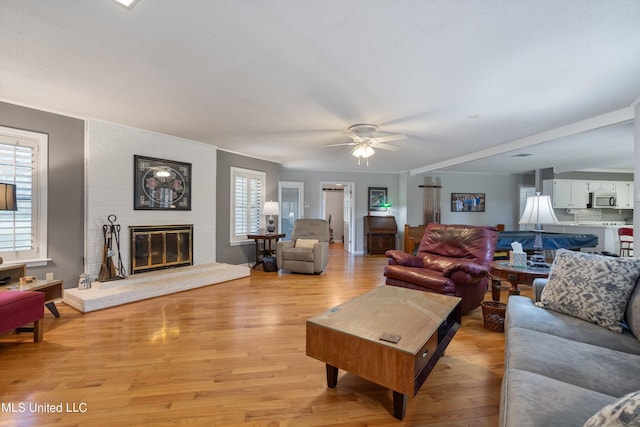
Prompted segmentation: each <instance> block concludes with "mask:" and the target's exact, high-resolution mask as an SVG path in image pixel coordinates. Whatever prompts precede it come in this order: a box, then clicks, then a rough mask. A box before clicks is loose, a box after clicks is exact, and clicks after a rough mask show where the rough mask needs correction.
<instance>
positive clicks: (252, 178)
mask: <svg viewBox="0 0 640 427" xmlns="http://www.w3.org/2000/svg"><path fill="white" fill-rule="evenodd" d="M265 180H266V174H265V173H264V172H259V171H254V170H249V169H241V168H234V167H232V168H231V227H230V229H231V241H232V242H238V241H245V240H247V234H253V233H258V232H259V230H260V228H261V220H262V205H263V203H264V191H265Z"/></svg>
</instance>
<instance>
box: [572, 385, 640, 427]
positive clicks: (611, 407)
mask: <svg viewBox="0 0 640 427" xmlns="http://www.w3.org/2000/svg"><path fill="white" fill-rule="evenodd" d="M638 425H640V391H634V392H633V393H629V394H627V395H626V396H623V397H621V398H620V399H618V400H616V401H615V402H613V403H610V404H608V405H607V406H605V407H604V408H602V409H601V410H599V411H598V412H597V413H596V414H594V415H593V416H592V417H591V418H589V419H588V420H587V422H586V423H585V425H584V426H583V427H602V426H609V427H625V426H638Z"/></svg>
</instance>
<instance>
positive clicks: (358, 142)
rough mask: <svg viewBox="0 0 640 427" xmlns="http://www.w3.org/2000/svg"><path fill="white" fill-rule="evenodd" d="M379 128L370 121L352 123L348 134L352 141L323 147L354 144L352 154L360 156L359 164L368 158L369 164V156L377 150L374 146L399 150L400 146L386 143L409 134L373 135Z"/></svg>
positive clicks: (404, 137)
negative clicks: (369, 122)
mask: <svg viewBox="0 0 640 427" xmlns="http://www.w3.org/2000/svg"><path fill="white" fill-rule="evenodd" d="M377 130H378V126H377V125H373V124H368V123H359V124H355V125H351V126H349V127H348V128H347V132H346V134H347V136H348V137H349V138H351V139H352V140H353V141H352V142H343V143H340V144H329V145H323V147H337V146H340V145H353V146H354V147H353V149H352V150H351V155H352V156H354V157H357V158H358V164H360V160H361V159H367V166H369V157H371V156H373V155H374V154H375V153H376V152H375V150H374V148H380V149H382V150H387V151H398V150H399V149H400V147H396V146H395V145H389V144H385V142H389V141H397V140H400V139H406V138H407V136H406V135H405V134H403V133H397V134H394V135H387V136H380V137H376V136H373V133H374V132H375V131H377Z"/></svg>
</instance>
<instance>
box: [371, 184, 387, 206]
mask: <svg viewBox="0 0 640 427" xmlns="http://www.w3.org/2000/svg"><path fill="white" fill-rule="evenodd" d="M368 194H369V210H370V211H384V210H387V208H386V207H385V206H384V205H386V204H387V200H388V199H387V187H369V191H368Z"/></svg>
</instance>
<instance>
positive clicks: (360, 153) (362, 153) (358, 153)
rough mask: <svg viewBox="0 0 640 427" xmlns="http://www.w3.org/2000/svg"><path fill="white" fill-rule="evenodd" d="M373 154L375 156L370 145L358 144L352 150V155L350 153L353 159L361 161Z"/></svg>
mask: <svg viewBox="0 0 640 427" xmlns="http://www.w3.org/2000/svg"><path fill="white" fill-rule="evenodd" d="M374 154H376V152H375V150H374V149H373V148H371V146H370V145H367V144H360V145H358V146H357V147H356V149H355V150H353V153H351V155H353V156H354V157H357V158H359V159H360V158H362V159H367V158H369V157H371V156H373V155H374Z"/></svg>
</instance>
